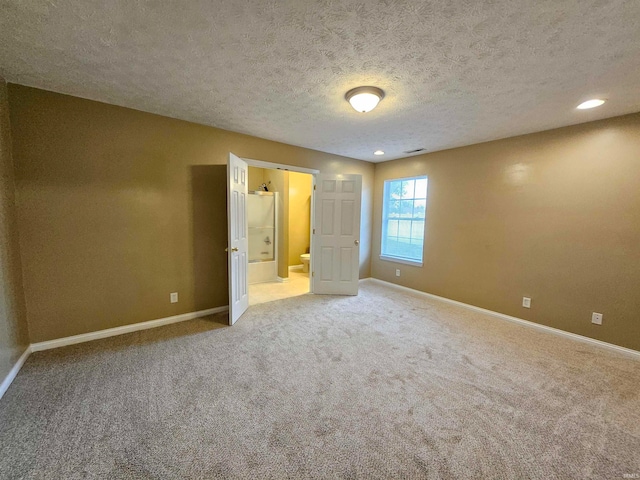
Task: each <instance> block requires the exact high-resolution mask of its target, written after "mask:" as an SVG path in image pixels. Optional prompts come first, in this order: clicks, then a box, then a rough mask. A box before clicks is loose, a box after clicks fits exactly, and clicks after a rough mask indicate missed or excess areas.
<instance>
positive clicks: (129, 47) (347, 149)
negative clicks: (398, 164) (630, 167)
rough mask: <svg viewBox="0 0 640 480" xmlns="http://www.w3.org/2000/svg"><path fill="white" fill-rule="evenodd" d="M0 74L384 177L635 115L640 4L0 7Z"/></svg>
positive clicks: (507, 1) (276, 2) (284, 2)
mask: <svg viewBox="0 0 640 480" xmlns="http://www.w3.org/2000/svg"><path fill="white" fill-rule="evenodd" d="M0 73H1V74H2V75H3V76H4V77H5V78H6V79H7V80H8V81H10V82H14V83H20V84H24V85H30V86H35V87H39V88H44V89H47V90H53V91H57V92H62V93H68V94H71V95H76V96H80V97H85V98H90V99H95V100H100V101H104V102H108V103H113V104H117V105H124V106H127V107H131V108H136V109H139V110H144V111H148V112H153V113H158V114H162V115H167V116H170V117H175V118H181V119H185V120H190V121H193V122H198V123H203V124H207V125H213V126H216V127H220V128H223V129H227V130H233V131H236V132H242V133H248V134H251V135H255V136H258V137H263V138H268V139H271V140H278V141H281V142H286V143H290V144H294V145H300V146H304V147H308V148H313V149H316V150H321V151H324V152H330V153H335V154H339V155H345V156H347V157H353V158H359V159H363V160H369V161H384V160H390V159H393V158H399V157H405V156H407V155H406V154H404V153H403V152H404V151H406V150H412V149H416V148H420V147H424V148H426V150H427V151H436V150H442V149H446V148H451V147H456V146H461V145H468V144H472V143H478V142H482V141H487V140H492V139H497V138H503V137H509V136H513V135H518V134H523V133H529V132H535V131H540V130H545V129H549V128H554V127H560V126H565V125H570V124H575V123H582V122H585V121H590V120H595V119H600V118H606V117H612V116H616V115H621V114H625V113H631V112H637V111H640V88H639V85H640V1H638V0H483V1H478V0H449V1H445V0H424V1H410V0H406V1H403V0H359V1H355V0H313V1H312V0H309V1H304V0H228V1H211V0H208V1H204V0H192V1H182V2H178V1H175V2H166V1H165V2H163V1H143V0H137V1H133V0H120V1H104V0H76V1H72V0H50V1H44V0H28V1H18V0H13V1H11V0H9V1H7V0H0ZM360 85H375V86H378V87H380V88H382V89H383V90H385V92H386V98H385V99H384V100H383V101H382V102H381V103H380V105H379V106H378V108H377V109H376V110H374V111H373V112H371V113H368V114H359V113H356V112H355V111H354V110H353V109H352V108H351V107H350V105H349V104H348V103H347V102H346V101H345V100H344V94H345V92H346V91H347V90H349V89H351V88H353V87H356V86H360ZM592 97H605V98H608V100H609V101H608V102H607V103H606V104H605V105H604V106H602V107H600V108H598V109H595V110H591V111H577V110H575V108H574V107H575V106H576V105H577V104H578V103H580V102H581V101H583V100H585V99H588V98H592ZM376 149H382V150H384V151H385V152H386V155H385V156H384V157H375V156H374V155H373V151H374V150H376Z"/></svg>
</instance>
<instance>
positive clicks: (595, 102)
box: [576, 98, 604, 110]
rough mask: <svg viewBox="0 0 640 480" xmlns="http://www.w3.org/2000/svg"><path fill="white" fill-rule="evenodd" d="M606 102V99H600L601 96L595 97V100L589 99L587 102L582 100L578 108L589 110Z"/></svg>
mask: <svg viewBox="0 0 640 480" xmlns="http://www.w3.org/2000/svg"><path fill="white" fill-rule="evenodd" d="M603 103H604V100H600V99H599V98H594V99H593V100H587V101H586V102H582V103H581V104H580V105H578V106H577V107H576V108H577V109H578V110H587V109H588V108H596V107H599V106H600V105H602V104H603Z"/></svg>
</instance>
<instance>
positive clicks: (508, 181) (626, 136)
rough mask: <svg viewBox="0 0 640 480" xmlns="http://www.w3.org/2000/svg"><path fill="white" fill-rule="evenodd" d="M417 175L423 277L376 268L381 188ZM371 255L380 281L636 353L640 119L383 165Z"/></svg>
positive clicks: (387, 266) (412, 270)
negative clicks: (526, 301)
mask: <svg viewBox="0 0 640 480" xmlns="http://www.w3.org/2000/svg"><path fill="white" fill-rule="evenodd" d="M421 174H426V175H428V177H429V192H428V205H427V221H426V240H425V249H424V266H423V267H421V268H420V267H412V266H406V265H400V264H396V263H393V262H388V261H383V260H380V259H379V254H380V224H381V197H382V189H383V182H384V180H385V179H390V178H399V177H407V176H413V175H421ZM372 247H373V251H372V276H374V277H376V278H380V279H383V280H387V281H390V282H395V283H399V284H401V285H405V286H408V287H411V288H415V289H418V290H422V291H425V292H429V293H433V294H436V295H440V296H443V297H447V298H451V299H454V300H459V301H462V302H465V303H469V304H472V305H477V306H480V307H484V308H488V309H490V310H495V311H498V312H502V313H506V314H508V315H513V316H516V317H520V318H524V319H526V320H531V321H533V322H537V323H541V324H544V325H550V326H552V327H555V328H559V329H562V330H566V331H569V332H574V333H578V334H580V335H585V336H588V337H592V338H596V339H599V340H603V341H606V342H611V343H614V344H617V345H622V346H625V347H629V348H634V349H637V350H640V114H634V115H628V116H624V117H618V118H613V119H609V120H604V121H598V122H593V123H588V124H583V125H579V126H574V127H568V128H562V129H558V130H552V131H548V132H542V133H536V134H532V135H525V136H521V137H515V138H511V139H506V140H499V141H495V142H489V143H483V144H479V145H474V146H470V147H464V148H457V149H453V150H447V151H442V152H438V153H432V154H427V155H421V156H418V157H414V158H408V159H403V160H397V161H391V162H386V163H381V164H377V165H376V176H375V201H374V228H373V241H372ZM396 268H400V270H401V276H400V277H399V278H398V277H396V276H395V269H396ZM523 296H529V297H531V298H532V308H531V309H530V310H528V309H525V308H522V307H521V302H522V297H523ZM592 312H601V313H603V314H604V323H603V325H602V326H596V325H593V324H592V323H591V313H592Z"/></svg>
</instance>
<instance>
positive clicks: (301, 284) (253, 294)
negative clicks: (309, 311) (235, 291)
mask: <svg viewBox="0 0 640 480" xmlns="http://www.w3.org/2000/svg"><path fill="white" fill-rule="evenodd" d="M305 293H309V274H308V273H303V272H302V271H299V270H298V271H296V270H290V271H289V281H288V282H269V283H256V284H254V285H249V305H257V304H259V303H266V302H272V301H274V300H281V299H283V298H289V297H297V296H298V295H304V294H305Z"/></svg>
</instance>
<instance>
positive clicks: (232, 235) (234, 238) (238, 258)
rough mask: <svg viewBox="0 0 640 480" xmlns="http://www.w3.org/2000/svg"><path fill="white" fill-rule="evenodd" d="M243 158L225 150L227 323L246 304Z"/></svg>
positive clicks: (230, 323) (234, 318) (245, 205)
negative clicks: (227, 266)
mask: <svg viewBox="0 0 640 480" xmlns="http://www.w3.org/2000/svg"><path fill="white" fill-rule="evenodd" d="M248 171H249V167H248V165H247V162H245V161H244V160H241V159H240V158H238V157H236V156H235V155H234V154H233V153H229V163H228V164H227V177H228V182H227V218H228V219H229V222H228V231H229V246H228V248H227V251H228V255H229V325H233V324H234V323H236V320H238V318H240V316H241V315H242V314H243V313H244V312H245V311H246V310H247V308H248V307H249V277H248V275H247V273H248V270H249V256H248V252H249V240H248V237H247V230H248V228H247V193H248V188H247V178H248Z"/></svg>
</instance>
